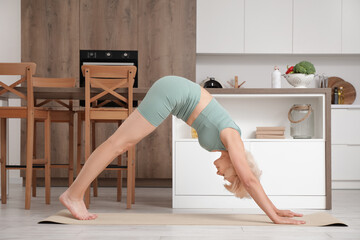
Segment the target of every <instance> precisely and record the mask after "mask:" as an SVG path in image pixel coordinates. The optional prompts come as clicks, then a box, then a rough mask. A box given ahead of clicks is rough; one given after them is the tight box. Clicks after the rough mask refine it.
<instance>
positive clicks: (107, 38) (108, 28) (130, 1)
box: [80, 0, 138, 178]
mask: <svg viewBox="0 0 360 240" xmlns="http://www.w3.org/2000/svg"><path fill="white" fill-rule="evenodd" d="M137 6H138V1H137V0H136V1H135V0H80V49H84V50H86V49H92V50H137V44H138V43H137V27H138V22H137V19H138V17H137ZM116 129H117V124H112V123H97V124H96V131H95V132H96V146H99V145H100V144H101V143H102V142H104V141H105V140H106V139H107V138H109V137H110V136H111V135H112V134H113V133H114V132H115V131H116ZM82 142H83V143H84V140H82ZM82 146H84V145H82ZM82 156H84V149H83V148H82ZM124 161H126V158H124ZM114 163H117V160H115V161H114ZM116 176H117V173H116V172H115V171H104V172H103V173H101V174H100V177H106V178H108V177H116ZM124 176H126V174H124Z"/></svg>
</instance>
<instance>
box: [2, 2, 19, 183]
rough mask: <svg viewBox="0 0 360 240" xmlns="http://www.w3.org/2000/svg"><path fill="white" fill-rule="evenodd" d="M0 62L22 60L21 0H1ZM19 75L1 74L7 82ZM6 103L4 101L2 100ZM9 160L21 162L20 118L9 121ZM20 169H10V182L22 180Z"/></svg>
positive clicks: (12, 80)
mask: <svg viewBox="0 0 360 240" xmlns="http://www.w3.org/2000/svg"><path fill="white" fill-rule="evenodd" d="M0 34H1V35H0V62H20V61H21V0H0ZM18 79H19V76H9V77H8V76H0V81H3V82H4V83H6V84H9V83H12V82H14V81H15V80H18ZM0 104H1V105H4V102H3V101H0ZM9 106H20V100H15V99H12V100H10V101H9ZM8 126H9V130H8V143H9V144H8V161H9V163H10V164H19V162H20V120H19V119H11V120H9V121H8ZM19 172H20V171H9V178H10V182H21V178H20V173H19Z"/></svg>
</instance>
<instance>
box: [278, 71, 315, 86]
mask: <svg viewBox="0 0 360 240" xmlns="http://www.w3.org/2000/svg"><path fill="white" fill-rule="evenodd" d="M314 76H315V75H314V74H303V73H293V74H283V77H284V78H285V79H286V80H287V81H288V83H289V84H290V85H291V86H294V87H296V88H306V87H308V86H309V85H310V83H311V82H312V81H313V80H314Z"/></svg>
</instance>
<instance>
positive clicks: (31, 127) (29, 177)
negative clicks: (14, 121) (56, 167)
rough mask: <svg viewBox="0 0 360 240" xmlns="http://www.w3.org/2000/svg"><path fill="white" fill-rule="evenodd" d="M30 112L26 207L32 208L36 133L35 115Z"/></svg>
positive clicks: (27, 130) (28, 120)
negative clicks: (34, 136)
mask: <svg viewBox="0 0 360 240" xmlns="http://www.w3.org/2000/svg"><path fill="white" fill-rule="evenodd" d="M32 114H33V113H30V114H29V113H28V115H30V116H28V118H27V127H26V132H27V135H26V181H25V209H30V204H31V182H32V169H33V167H32V166H33V144H34V142H33V140H34V138H33V135H34V115H32Z"/></svg>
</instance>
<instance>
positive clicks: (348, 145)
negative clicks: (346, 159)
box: [346, 144, 360, 147]
mask: <svg viewBox="0 0 360 240" xmlns="http://www.w3.org/2000/svg"><path fill="white" fill-rule="evenodd" d="M346 145H347V146H353V147H355V146H360V144H346Z"/></svg>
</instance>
